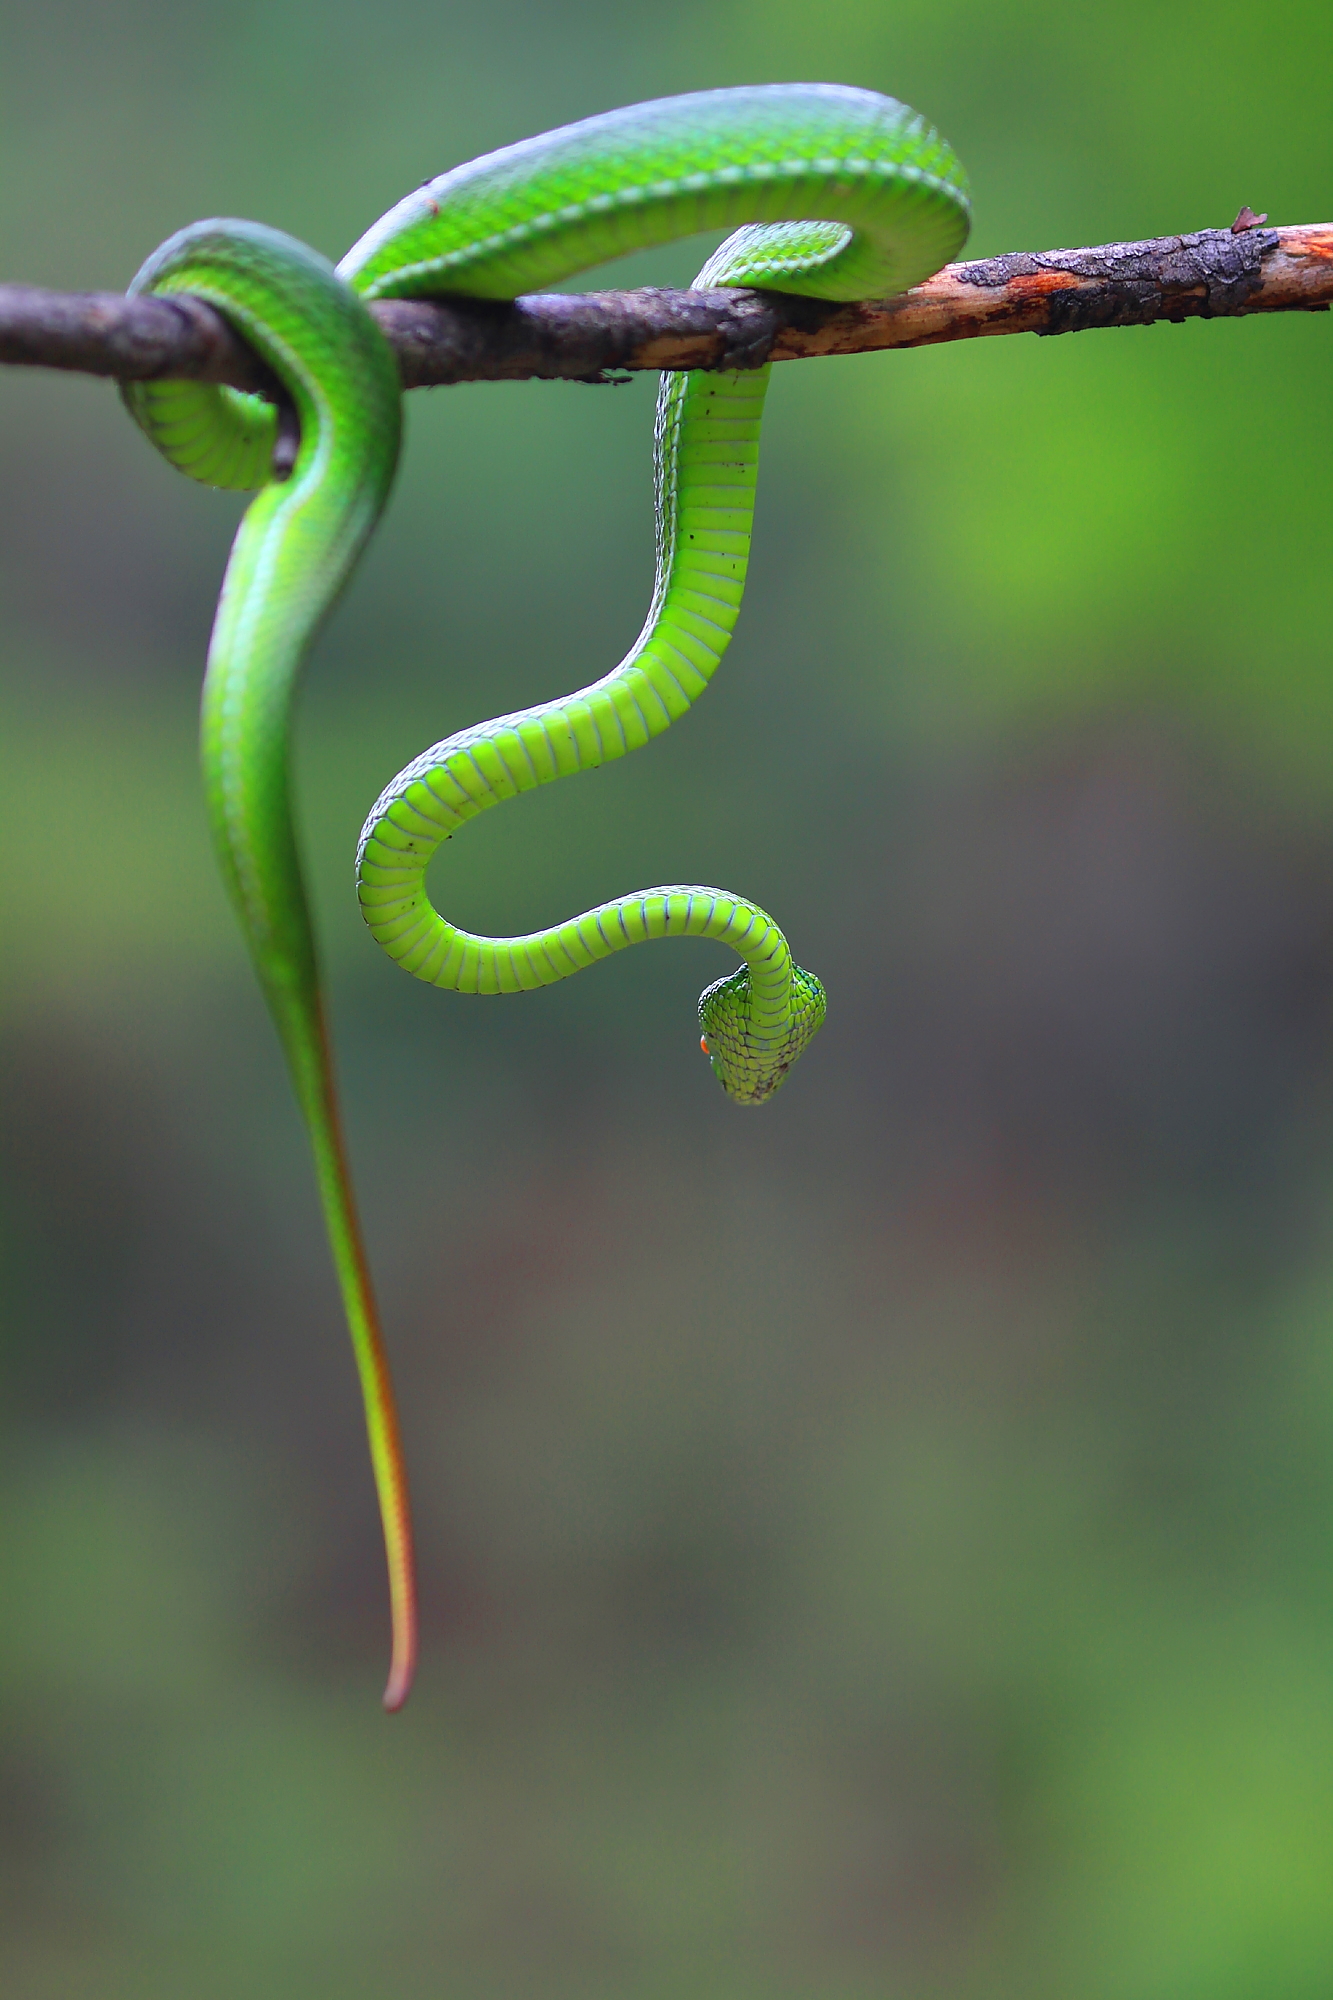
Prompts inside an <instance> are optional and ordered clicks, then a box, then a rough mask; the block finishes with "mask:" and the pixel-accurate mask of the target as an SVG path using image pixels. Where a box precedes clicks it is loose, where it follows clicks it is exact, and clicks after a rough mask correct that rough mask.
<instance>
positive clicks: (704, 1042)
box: [699, 1035, 708, 1055]
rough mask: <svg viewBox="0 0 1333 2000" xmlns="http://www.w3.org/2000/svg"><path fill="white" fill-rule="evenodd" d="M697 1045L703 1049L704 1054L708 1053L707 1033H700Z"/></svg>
mask: <svg viewBox="0 0 1333 2000" xmlns="http://www.w3.org/2000/svg"><path fill="white" fill-rule="evenodd" d="M699 1047H700V1048H701V1049H702V1050H703V1052H704V1054H705V1055H707V1054H708V1037H707V1035H700V1037H699Z"/></svg>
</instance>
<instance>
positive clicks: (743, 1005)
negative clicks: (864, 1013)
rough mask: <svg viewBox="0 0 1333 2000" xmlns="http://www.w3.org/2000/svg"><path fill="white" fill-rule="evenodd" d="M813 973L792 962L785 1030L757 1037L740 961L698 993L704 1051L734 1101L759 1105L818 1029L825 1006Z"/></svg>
mask: <svg viewBox="0 0 1333 2000" xmlns="http://www.w3.org/2000/svg"><path fill="white" fill-rule="evenodd" d="M827 1004H828V1003H827V1001H826V1000H825V998H824V989H823V987H822V986H821V985H820V983H819V981H818V980H817V979H816V978H815V976H814V974H813V972H804V971H802V969H801V967H800V966H799V965H794V966H793V967H792V972H791V1013H790V1018H789V1021H788V1025H787V1027H786V1029H785V1031H784V1032H782V1033H780V1034H778V1035H776V1036H775V1035H773V1034H764V1035H760V1034H759V1033H758V1032H757V1030H756V1028H755V1025H754V1022H753V1019H752V1015H751V1001H750V968H749V967H748V966H747V965H743V966H742V967H741V968H740V971H739V972H733V973H731V974H730V975H729V977H728V978H726V979H718V980H715V981H714V982H713V984H712V985H711V986H706V987H705V988H704V990H703V992H702V993H701V994H700V995H699V1020H700V1023H701V1024H702V1027H703V1031H704V1032H703V1051H704V1054H705V1055H706V1056H707V1057H708V1059H709V1061H710V1062H711V1063H712V1065H713V1075H714V1076H715V1077H716V1078H717V1080H718V1082H719V1083H720V1084H721V1085H722V1088H723V1089H724V1090H725V1091H726V1093H727V1096H728V1097H729V1098H731V1100H732V1102H733V1103H735V1104H762V1103H763V1102H764V1100H765V1099H766V1098H769V1097H771V1096H772V1095H773V1092H774V1091H775V1090H776V1089H777V1087H778V1085H779V1084H780V1083H781V1082H782V1080H783V1078H784V1077H785V1076H786V1074H787V1071H788V1070H789V1069H790V1068H791V1066H792V1064H793V1063H794V1062H795V1060H796V1058H797V1056H799V1055H800V1054H801V1052H802V1050H803V1049H805V1048H807V1047H808V1046H809V1044H810V1043H811V1042H812V1041H813V1040H814V1038H815V1036H816V1034H817V1033H818V1032H819V1029H820V1026H821V1024H822V1022H823V1019H824V1013H825V1010H826V1007H827Z"/></svg>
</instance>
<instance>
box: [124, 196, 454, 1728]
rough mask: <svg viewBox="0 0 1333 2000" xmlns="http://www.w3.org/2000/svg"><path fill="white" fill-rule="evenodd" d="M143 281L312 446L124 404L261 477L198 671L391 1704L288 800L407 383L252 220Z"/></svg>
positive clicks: (269, 428)
mask: <svg viewBox="0 0 1333 2000" xmlns="http://www.w3.org/2000/svg"><path fill="white" fill-rule="evenodd" d="M132 289H133V290H135V291H151V292H154V293H157V294H159V295H163V294H166V295H169V294H170V293H172V292H190V293H193V294H194V295H195V296H196V297H200V298H204V299H207V300H208V301H209V303H210V304H212V305H214V306H216V307H217V308H218V310H219V311H220V312H222V313H223V314H225V316H226V317H227V318H228V319H229V320H230V321H231V322H232V323H233V324H234V325H235V326H236V328H237V330H238V331H239V332H240V333H241V334H242V335H243V336H244V338H245V339H246V340H248V341H249V342H250V344H251V345H252V346H253V347H254V348H255V349H256V351H257V352H258V353H259V354H260V356H261V357H262V358H263V360H265V361H266V362H267V363H268V364H269V366H270V367H271V368H272V370H273V372H274V374H275V375H276V376H277V378H278V380H279V381H280V382H281V384H282V386H283V388H284V390H285V391H286V393H287V395H288V396H289V397H290V398H291V401H292V404H293V405H294V407H295V411H296V415H297V419H298V421H299V425H300V443H299V448H298V450H297V455H296V460H295V464H294V466H293V468H292V470H291V472H290V474H289V476H288V477H286V478H285V479H281V480H277V479H274V478H273V477H272V476H271V457H272V451H273V445H274V441H275V438H276V433H277V420H276V414H275V412H274V411H273V409H272V407H271V406H270V405H267V404H264V403H262V402H261V401H260V400H259V399H258V398H255V397H250V396H242V395H238V394H237V393H235V392H234V391H230V390H219V389H216V388H212V387H209V386H207V385H203V384H198V383H169V384H166V383H164V384H134V385H131V386H130V387H129V388H128V390H127V392H126V401H127V402H128V403H129V406H130V409H131V411H132V413H133V414H134V416H135V417H136V419H137V420H138V422H139V423H140V424H141V425H142V426H143V428H144V429H145V430H146V431H147V433H148V435H149V437H150V438H151V439H152V441H153V443H155V444H156V445H157V446H158V447H159V449H160V450H162V451H163V452H164V453H165V455H166V456H167V457H168V458H170V459H171V461H172V463H173V464H175V465H177V466H178V467H180V469H182V470H183V471H186V472H189V473H191V474H192V475H193V476H194V477H195V478H199V479H204V480H207V481H209V482H210V483H212V484H217V485H224V484H225V485H239V486H254V485H258V486H260V487H261V491H260V492H259V494H258V496H257V498H256V499H255V500H254V501H253V502H252V503H251V505H250V507H249V509H248V510H247V512H246V514H245V516H244V518H243V520H242V522H241V526H240V529H239V531H238V533H237V536H236V541H235V544H234V546H233V549H232V554H231V560H230V562H229V563H228V566H227V573H226V577H225V579H224V582H223V586H222V595H221V598H220V600H219V604H218V611H217V618H216V621H215V623H214V627H213V637H212V641H211V644H210V647H209V655H208V670H207V674H206V677H205V681H204V695H203V716H202V729H201V752H202V761H203V772H204V789H205V796H206V799H207V804H208V815H209V821H210V825H211V829H212V834H213V840H214V844H215V846H216V849H217V854H218V859H219V861H220V863H221V867H222V873H223V877H224V879H225V881H226V884H227V888H228V890H229V892H230V895H231V900H232V903H233V905H234V906H235V909H236V913H237V915H238V917H239V918H240V923H241V928H242V930H243V932H244V934H245V938H246V942H247V944H248V945H249V948H250V953H251V956H252V958H253V960H254V963H255V967H256V970H257V971H258V974H259V979H260V983H261V985H262V987H263V990H264V994H265V997H266V999H267V1001H268V1004H269V1008H270V1010H271V1012H272V1015H273V1018H274V1021H275V1022H276V1024H277V1028H278V1033H279V1035H280V1037H281V1040H282V1044H283V1048H284V1050H285V1053H286V1057H287V1063H288V1068H289V1070H290V1073H291V1077H292V1082H293V1084H294V1086H295V1090H296V1096H297V1099H298V1102H299V1104H300V1107H301V1111H302V1114H303V1116H304V1119H305V1124H306V1128H307V1131H308V1133H309V1136H310V1143H311V1147H312V1149H313V1152H314V1157H315V1172H316V1178H317V1181H318V1186H319V1194H320V1200H321V1203H322V1206H323V1211H324V1220H325V1226H326V1228H327V1231H328V1236H329V1242H330V1245H331V1248H332V1252H333V1259H334V1264H335V1267H336V1270H337V1275H338V1282H339V1285H340V1288H341V1291H342V1297H343V1305H344V1309H345V1311H346V1315H347V1320H348V1324H349V1327H350V1330H351V1336H352V1345H353V1349H354V1352H355V1356H356V1363H357V1369H358V1373H359V1376H360V1381H361V1391H362V1396H363V1399H364V1403H365V1412H366V1427H367V1431H368V1435H369V1441H370V1453H371V1462H372V1466H373V1470H374V1475H375V1483H376V1487H377V1490H378V1494H379V1503H380V1513H381V1518H382V1521H383V1527H384V1541H385V1548H386V1551H387V1555H388V1565H389V1590H390V1604H391V1612H392V1625H393V1649H392V1660H391V1666H390V1672H389V1680H388V1685H387V1687H386V1689H385V1695H384V1700H385V1706H386V1707H388V1708H390V1709H396V1708H399V1707H401V1706H402V1703H403V1702H404V1701H405V1700H406V1698H407V1693H408V1690H409V1688H410V1686H411V1682H412V1675H413V1671H414V1664H415V1659H416V1650H417V1640H416V1624H417V1618H416V1588H415V1581H414V1566H413V1556H412V1529H411V1518H410V1511H409V1506H408V1498H407V1485H406V1478H405V1474H404V1469H403V1454H402V1446H401V1442H400V1438H399V1427H398V1418H397V1414H396V1410H395V1406H394V1398H393V1389H392V1384H391V1381H390V1376H389V1368H388V1363H387V1360H386V1358H385V1353H384V1343H383V1339H382V1336H381V1332H380V1326H379V1318H378V1314H377V1311H376V1306H375V1298H374V1293H373V1290H372V1287H371V1282H370V1276H369V1272H368V1269H367V1264H366V1257H365V1251H364V1248H363V1244H362V1236H361V1228H360V1224H359V1221H358V1218H357V1211H356V1202H355V1197H354V1195H353V1191H352V1183H351V1177H350V1174H349V1172H348V1167H347V1160H346V1153H345V1147H344V1141H343V1135H342V1128H341V1120H340V1116H339V1111H338V1099H337V1091H336V1087H335V1082H334V1074H333V1063H332V1058H331V1055H330V1050H329V1038H328V1033H327V1027H326V1022H325V1015H324V1005H323V1000H322V994H321V983H320V975H319V965H318V957H317V953H316V948H315V939H314V931H313V927H312V924H311V918H310V911H309V905H308V902H307V898H306V892H305V885H304V882H303V879H302V871H301V862H300V856H299V852H298V848H297V841H296V833H295V823H294V815H293V809H292V799H291V774H290V769H289V763H290V741H291V730H292V704H293V700H294V697H295V693H296V687H297V681H298V677H299V675H300V671H301V667H302V664H303V662H304V659H305V656H306V653H307V652H308V650H309V647H310V644H311V642H312V640H313V638H314V636H315V633H316V632H317V630H318V628H319V626H320V624H321V623H322V621H323V619H324V617H325V616H326V614H327V612H328V611H329V609H330V607H331V606H332V604H333V603H334V602H335V600H336V598H337V596H338V594H339V592H340V590H341V589H342V587H343V584H344V583H345V582H346V579H347V577H348V576H349V575H350V573H351V570H352V568H353V566H354V564H355V562H356V560H357V557H358V556H359V554H360V552H361V549H362V547H363V546H364V544H365V541H366V539H367V537H368V536H369V534H370V532H371V530H372V529H373V527H374V525H375V522H376V521H377V520H378V518H379V515H380V512H381V510H382V508H383V506H384V503H385V500H386V499H387V497H388V493H389V488H390V486H391V483H392V480H393V475H394V470H395V467H396V464H397V458H398V443H399V425H400V408H401V391H400V384H399V377H398V371H397V366H396V364H395V362H394V358H393V355H392V352H391V350H390V349H389V347H388V344H387V343H386V342H385V340H384V338H383V336H382V335H381V333H380V331H379V329H378V327H377V326H376V325H375V323H374V321H373V320H372V319H371V317H370V314H369V313H368V312H367V311H366V309H365V307H364V306H363V305H362V304H361V302H360V301H359V300H358V299H357V298H356V297H355V295H354V294H353V293H352V292H351V291H350V290H349V288H348V287H347V286H346V285H345V284H343V283H342V281H341V280H340V279H339V278H338V277H336V275H335V273H334V270H333V267H332V265H331V264H329V263H328V262H327V261H326V260H325V259H324V258H322V257H320V256H318V255H317V254H316V253H315V252H314V251H312V250H309V249H307V248H306V247H305V246H304V245H303V244H301V243H298V242H297V241H296V240H295V239H294V238H292V237H287V236H282V235H280V234H279V232H277V231H276V230H271V229H267V228H264V227H261V226H260V225H259V224H257V223H247V222H231V221H228V222H217V223H200V224H196V225H195V226H194V227H192V228H190V229H186V230H183V231H181V232H180V234H179V235H177V236H174V237H172V238H171V239H170V240H169V241H168V242H167V243H165V244H164V245H163V246H162V248H161V249H160V250H158V251H157V252H156V253H155V255H154V256H153V257H152V258H151V259H150V260H149V262H148V263H147V264H146V265H145V266H144V268H143V270H142V271H140V273H139V274H138V276H137V278H136V279H135V281H134V285H133V288H132Z"/></svg>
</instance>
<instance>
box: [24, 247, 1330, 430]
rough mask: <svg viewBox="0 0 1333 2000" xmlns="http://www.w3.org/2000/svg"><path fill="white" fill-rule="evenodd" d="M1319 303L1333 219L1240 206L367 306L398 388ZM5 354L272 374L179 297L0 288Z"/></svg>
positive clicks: (200, 305)
mask: <svg viewBox="0 0 1333 2000" xmlns="http://www.w3.org/2000/svg"><path fill="white" fill-rule="evenodd" d="M1330 304H1333V225H1330V224H1314V225H1309V224H1306V225H1297V226H1294V227H1291V228H1286V229H1265V228H1263V227H1261V226H1259V223H1258V222H1257V221H1256V220H1255V218H1253V217H1251V215H1250V212H1249V210H1248V209H1242V211H1241V213H1240V215H1239V216H1238V217H1237V221H1236V224H1235V225H1234V226H1233V227H1232V228H1231V229H1203V230H1199V231H1198V232H1197V233H1196V234H1194V235H1191V236H1162V237H1158V238H1156V239H1155V240H1154V241H1151V242H1146V243H1109V244H1104V245H1103V246H1102V247H1101V248H1099V249H1094V250H1042V251H1025V250H1024V251H1013V252H1011V253H1010V254H1009V255H1008V256H1004V257H988V258H983V259H981V260H980V261H978V262H975V263H970V264H949V265H947V266H946V267H945V269H944V270H942V271H940V272H938V273H937V274H936V275H935V277H933V278H930V279H928V280H927V282H926V283H925V284H924V285H917V286H915V287H914V288H913V290H911V291H910V292H905V293H904V294H903V295H902V297H901V298H897V299H890V300H889V301H888V302H887V303H874V302H871V303H864V304H859V305H850V306H836V305H827V304H824V303H822V302H820V301H817V300H813V299H798V298H792V297H790V296H787V295H784V294H779V293H773V292H750V291H740V290H734V291H733V290H726V291H708V292H683V291H665V290H658V289H648V290H643V291H634V292H585V293H568V294H566V293H556V292H551V293H540V294H537V295H535V296H533V297H530V298H522V299H516V300H514V302H513V303H512V304H505V305H501V304H492V303H488V302H486V301H483V300H475V299H461V298H455V299H447V300H445V299H440V300H433V299H388V300H382V301H377V302H376V303H375V304H374V305H372V307H371V311H372V312H373V313H374V315H375V317H376V319H377V320H378V321H379V323H380V325H381V326H382V327H383V329H384V331H385V333H386V335H387V336H388V338H389V340H390V342H391V343H392V345H393V347H394V350H395V352H396V353H397V356H398V364H399V367H400V368H401V370H402V375H403V385H404V387H405V388H408V389H416V388H423V387H427V386H429V385H430V384H432V383H445V382H475V381H486V382H498V381H515V380H519V379H522V378H524V377H527V376H541V377H545V378H547V379H557V378H564V379H567V380H568V379H572V380H575V381H584V382H589V381H591V382H600V381H606V380H608V379H610V374H609V371H613V370H616V369H640V368H743V367H758V366H759V365H760V364H761V363H763V362H764V361H770V360H771V361H793V360H799V359H802V358H805V357H808V356H812V355H818V354H857V353H863V352H865V351H867V350H869V349H873V348H887V347H925V346H930V345H933V344H935V343H937V342H940V341H946V340H969V339H974V338H976V337H978V336H980V335H989V334H999V333H1038V334H1054V333H1077V332H1080V331H1082V330H1083V329H1084V328H1087V327H1094V326H1146V325H1148V324H1149V323H1150V322H1152V321H1153V320H1159V319H1166V320H1172V321H1180V320H1185V319H1215V318H1222V317H1232V316H1236V315H1239V314H1244V313H1256V312H1293V311H1296V312H1300V311H1305V312H1327V311H1328V309H1329V306H1330ZM0 362H8V363H11V364H15V365H18V366H29V367H45V368H65V369H75V370H79V371H81V372H83V373H85V374H90V375H113V376H119V377H120V378H122V379H123V380H127V381H149V380H153V379H159V380H160V379H163V378H167V377H170V378H175V379H181V378H186V379H192V380H196V381H204V382H228V383H231V384H232V385H233V386H234V387H235V388H238V389H257V390H259V391H260V392H261V393H263V394H267V395H272V394H273V393H274V384H273V381H272V378H271V377H270V376H269V374H268V371H267V370H266V369H265V368H264V366H263V364H262V363H261V362H260V361H259V360H258V359H257V357H256V356H255V355H254V354H253V353H252V352H251V350H250V349H249V348H248V347H247V346H246V345H245V343H244V342H243V341H242V340H241V339H240V338H239V337H238V336H237V335H236V334H235V333H233V332H232V330H231V329H230V327H229V326H228V325H227V323H226V321H225V320H224V319H223V318H222V316H221V315H220V314H219V313H217V312H215V311H214V310H213V308H212V307H211V306H208V305H205V304H204V302H203V301H202V300H200V299H193V298H186V297H175V298H160V299H159V298H133V299H129V298H123V297H121V296H120V295H119V294H118V293H105V292H48V291H39V290H37V289H35V288H33V287H30V286H25V285H0Z"/></svg>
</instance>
